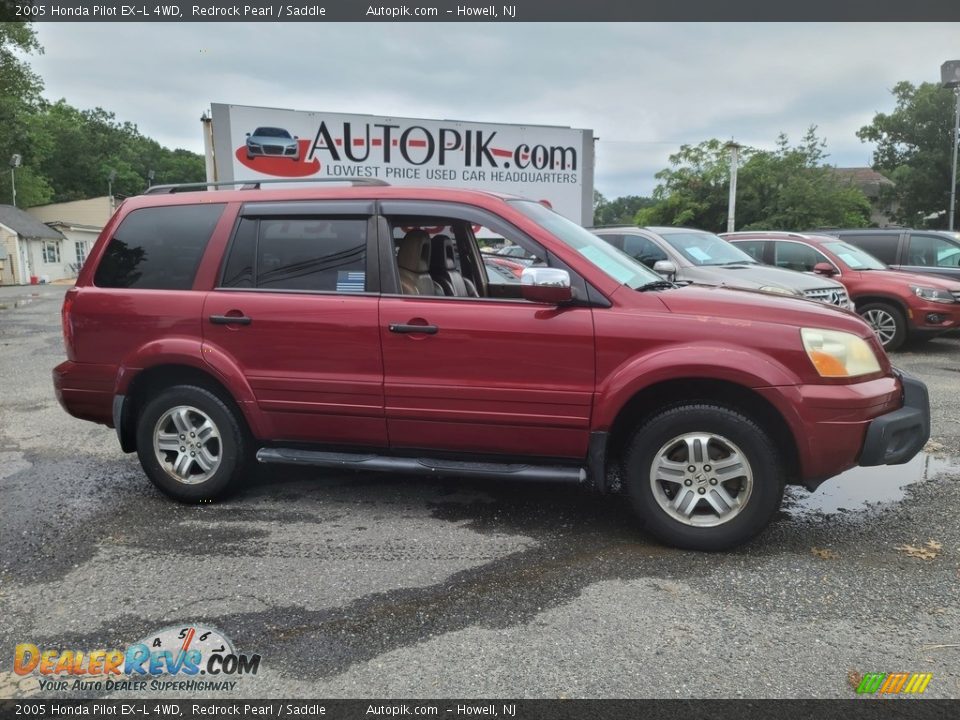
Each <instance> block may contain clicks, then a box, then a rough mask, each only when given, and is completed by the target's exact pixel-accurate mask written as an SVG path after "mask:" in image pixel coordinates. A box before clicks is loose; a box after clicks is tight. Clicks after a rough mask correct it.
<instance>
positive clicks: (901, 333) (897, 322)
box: [857, 302, 907, 351]
mask: <svg viewBox="0 0 960 720" xmlns="http://www.w3.org/2000/svg"><path fill="white" fill-rule="evenodd" d="M857 312H858V313H859V314H860V316H861V317H862V318H863V319H864V320H866V321H867V324H868V325H869V326H870V327H871V328H873V332H874V333H875V334H876V336H877V339H878V340H879V341H880V344H881V345H883V349H884V350H888V351H890V350H897V349H898V348H900V346H902V345H903V343H904V341H905V340H906V339H907V320H906V318H905V317H904V316H903V313H902V312H901V311H900V309H899V308H897V307H894V306H893V305H890V304H888V303H879V302H878V303H868V304H866V305H864V306H862V307H859V308H857Z"/></svg>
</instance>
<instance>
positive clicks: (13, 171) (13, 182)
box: [10, 153, 23, 207]
mask: <svg viewBox="0 0 960 720" xmlns="http://www.w3.org/2000/svg"><path fill="white" fill-rule="evenodd" d="M21 162H23V158H22V157H20V154H19V153H14V154H13V155H12V156H11V157H10V189H11V190H12V191H13V206H14V207H16V206H17V168H18V167H20V163H21Z"/></svg>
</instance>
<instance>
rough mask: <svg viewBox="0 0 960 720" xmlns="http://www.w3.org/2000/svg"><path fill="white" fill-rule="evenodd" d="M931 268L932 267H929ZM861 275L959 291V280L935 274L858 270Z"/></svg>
mask: <svg viewBox="0 0 960 720" xmlns="http://www.w3.org/2000/svg"><path fill="white" fill-rule="evenodd" d="M931 269H933V268H931ZM858 272H860V273H862V274H863V277H873V276H875V275H877V276H880V277H881V278H882V279H883V280H897V281H900V282H902V283H904V284H905V285H922V286H923V287H929V288H936V289H938V290H951V291H953V292H960V282H957V281H956V280H948V279H947V278H944V277H937V276H936V275H921V274H920V273H912V272H904V271H902V270H860V271H858Z"/></svg>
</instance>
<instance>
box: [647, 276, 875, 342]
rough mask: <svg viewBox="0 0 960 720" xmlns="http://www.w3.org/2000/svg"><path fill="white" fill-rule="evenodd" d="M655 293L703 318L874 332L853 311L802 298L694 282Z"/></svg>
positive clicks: (861, 333) (668, 303)
mask: <svg viewBox="0 0 960 720" xmlns="http://www.w3.org/2000/svg"><path fill="white" fill-rule="evenodd" d="M658 296H659V298H660V300H661V301H662V302H663V304H664V305H666V306H667V309H668V310H670V312H674V313H683V314H686V315H695V316H702V317H703V318H704V319H706V320H713V319H717V320H720V321H728V322H730V321H733V322H737V323H738V324H741V323H748V324H749V323H758V324H759V323H776V324H778V325H793V326H796V327H818V328H825V329H828V330H841V331H844V332H850V333H853V334H855V335H858V336H860V337H863V338H870V337H872V336H873V331H872V330H871V329H870V327H869V326H868V325H867V324H866V323H865V322H864V321H863V320H861V319H860V318H859V317H858V316H857V315H856V314H854V313H852V312H849V311H847V310H841V309H840V308H837V307H835V306H833V305H827V304H825V303H819V302H813V301H811V300H804V299H802V298H795V297H788V296H781V295H774V294H771V293H765V292H756V291H749V290H740V289H736V288H729V287H698V286H696V285H688V286H687V287H680V288H675V289H673V290H666V291H663V292H660V293H658Z"/></svg>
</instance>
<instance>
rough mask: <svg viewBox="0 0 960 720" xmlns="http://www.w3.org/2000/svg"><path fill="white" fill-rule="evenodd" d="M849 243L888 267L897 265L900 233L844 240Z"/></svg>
mask: <svg viewBox="0 0 960 720" xmlns="http://www.w3.org/2000/svg"><path fill="white" fill-rule="evenodd" d="M844 240H846V241H847V242H848V243H851V244H852V245H856V246H857V247H860V248H863V249H864V250H866V251H867V252H868V253H870V254H871V255H873V256H874V257H875V258H877V259H878V260H880V261H881V262H884V263H886V264H887V265H896V263H897V246H898V245H899V244H900V234H899V233H888V234H886V235H851V236H850V237H847V238H844Z"/></svg>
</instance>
